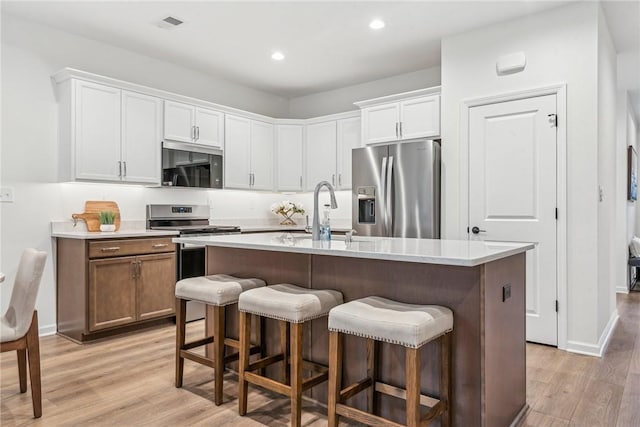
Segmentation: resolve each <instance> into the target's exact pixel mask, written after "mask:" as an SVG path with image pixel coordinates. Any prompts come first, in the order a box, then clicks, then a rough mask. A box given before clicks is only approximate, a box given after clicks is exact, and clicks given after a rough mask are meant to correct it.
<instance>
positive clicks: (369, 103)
mask: <svg viewBox="0 0 640 427" xmlns="http://www.w3.org/2000/svg"><path fill="white" fill-rule="evenodd" d="M441 91H442V86H434V87H429V88H425V89H417V90H412V91H409V92H402V93H395V94H393V95H387V96H381V97H378V98H373V99H365V100H364V101H356V102H354V104H355V105H357V106H358V107H360V108H366V107H373V106H374V105H381V104H388V103H391V102H396V101H406V100H408V99H412V98H420V97H421V96H428V95H440V92H441Z"/></svg>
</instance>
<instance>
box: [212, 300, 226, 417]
mask: <svg viewBox="0 0 640 427" xmlns="http://www.w3.org/2000/svg"><path fill="white" fill-rule="evenodd" d="M224 315H225V308H224V307H220V306H214V307H213V317H214V319H213V337H214V338H213V353H214V354H213V357H214V359H213V368H214V369H215V373H214V375H215V385H214V392H213V401H214V403H215V404H216V406H219V405H220V404H221V403H222V385H223V381H224V380H223V378H224V339H225V321H224V320H225V319H224Z"/></svg>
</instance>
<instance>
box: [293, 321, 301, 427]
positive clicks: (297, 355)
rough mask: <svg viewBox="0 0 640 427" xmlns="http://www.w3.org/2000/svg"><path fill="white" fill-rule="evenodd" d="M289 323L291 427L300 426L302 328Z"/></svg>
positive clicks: (297, 324)
mask: <svg viewBox="0 0 640 427" xmlns="http://www.w3.org/2000/svg"><path fill="white" fill-rule="evenodd" d="M303 326H304V323H291V427H300V425H301V424H302V340H303V338H302V327H303Z"/></svg>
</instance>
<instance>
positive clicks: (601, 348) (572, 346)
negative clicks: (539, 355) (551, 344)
mask: <svg viewBox="0 0 640 427" xmlns="http://www.w3.org/2000/svg"><path fill="white" fill-rule="evenodd" d="M619 318H620V316H619V315H618V310H614V311H613V313H611V317H610V318H609V322H607V326H605V328H604V331H602V334H601V335H600V339H599V340H598V344H590V343H584V342H580V341H567V348H566V350H567V351H570V352H572V353H578V354H585V355H587V356H596V357H602V355H603V354H604V352H605V351H607V346H608V345H609V341H610V340H611V336H612V335H613V331H614V330H615V328H616V324H617V323H618V319H619Z"/></svg>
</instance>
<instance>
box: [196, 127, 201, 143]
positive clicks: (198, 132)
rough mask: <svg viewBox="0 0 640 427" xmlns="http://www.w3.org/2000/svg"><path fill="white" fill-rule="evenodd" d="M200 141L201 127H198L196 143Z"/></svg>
mask: <svg viewBox="0 0 640 427" xmlns="http://www.w3.org/2000/svg"><path fill="white" fill-rule="evenodd" d="M199 139H200V126H196V141H197V140H199Z"/></svg>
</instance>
